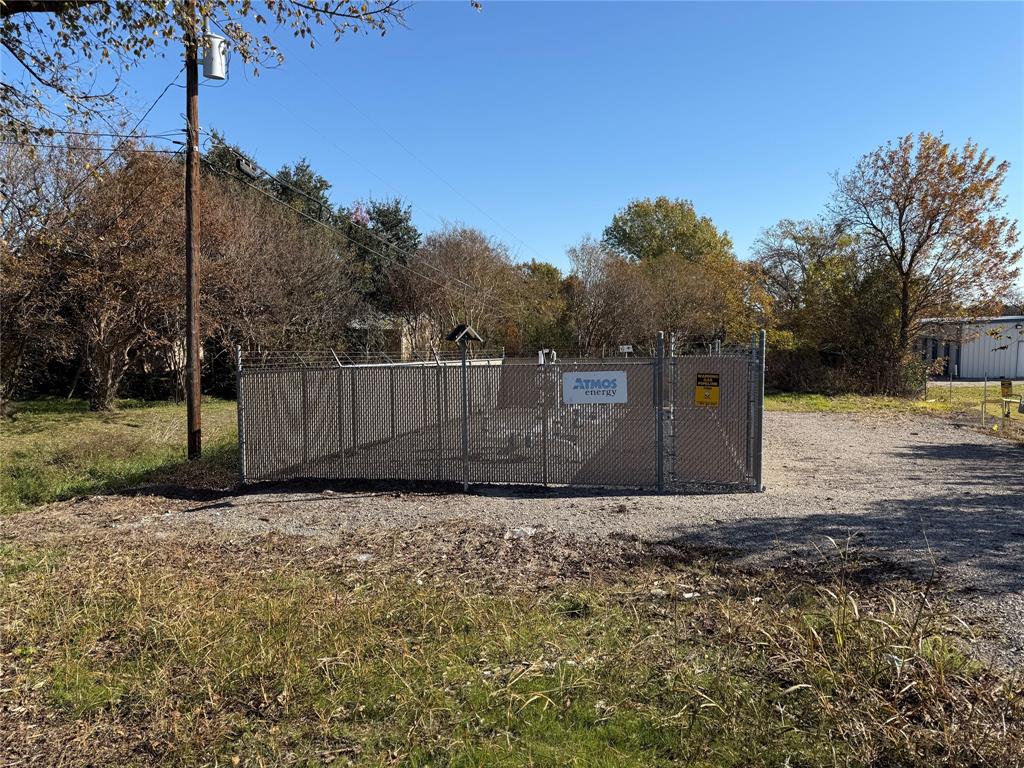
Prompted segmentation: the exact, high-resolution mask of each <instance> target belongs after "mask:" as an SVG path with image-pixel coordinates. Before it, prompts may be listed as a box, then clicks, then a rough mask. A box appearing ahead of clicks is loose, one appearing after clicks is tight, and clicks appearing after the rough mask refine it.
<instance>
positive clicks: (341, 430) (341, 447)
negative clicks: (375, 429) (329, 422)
mask: <svg viewBox="0 0 1024 768" xmlns="http://www.w3.org/2000/svg"><path fill="white" fill-rule="evenodd" d="M339 363H340V361H339ZM344 388H345V369H344V368H342V367H341V365H340V364H339V365H338V463H339V464H340V469H339V470H338V476H339V477H344V475H345V423H344V421H345V411H344V409H343V408H342V406H341V404H342V403H343V402H344V401H345V396H344V394H343V393H342V390H343V389H344Z"/></svg>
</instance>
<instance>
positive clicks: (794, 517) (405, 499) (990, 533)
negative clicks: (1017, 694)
mask: <svg viewBox="0 0 1024 768" xmlns="http://www.w3.org/2000/svg"><path fill="white" fill-rule="evenodd" d="M765 439H766V444H765V462H764V463H765V481H766V484H767V491H766V492H765V493H762V494H732V495H729V494H723V495H703V496H659V495H645V494H637V493H635V492H633V493H630V492H623V493H618V492H614V493H574V492H565V491H543V490H536V491H534V490H523V489H503V488H484V489H478V490H477V492H476V493H472V494H468V495H464V494H460V493H455V494H448V493H425V492H396V491H389V490H374V491H341V490H335V491H330V490H308V491H305V492H303V491H300V490H298V489H294V488H278V489H276V490H275V489H272V488H271V489H266V488H261V489H258V490H255V491H253V492H250V493H245V494H240V495H227V496H222V497H220V498H214V499H212V500H207V501H202V502H197V501H188V500H174V499H167V498H163V497H155V498H152V499H151V501H149V502H146V503H145V504H142V505H141V506H138V505H137V506H138V508H137V511H136V512H135V513H134V514H129V515H126V516H125V517H123V518H121V517H114V518H113V520H114V522H113V523H109V522H108V523H107V525H112V526H114V527H124V528H132V529H136V530H138V529H142V530H144V531H146V532H149V533H152V534H154V535H158V536H160V535H175V534H176V533H184V532H185V531H189V530H191V531H198V530H210V531H214V532H216V534H217V535H221V536H224V537H226V538H241V537H249V536H253V535H257V536H258V535H261V534H266V533H270V532H274V533H282V534H286V535H295V536H300V537H305V538H308V539H311V540H312V543H317V544H321V543H322V544H330V543H331V542H337V541H343V540H344V537H346V535H347V532H349V531H352V530H364V531H382V530H388V529H398V528H410V527H421V526H422V527H427V528H431V529H434V530H436V531H438V534H437V535H441V536H443V535H444V531H445V527H444V526H443V525H440V526H439V525H437V524H438V523H443V521H446V520H460V521H464V522H479V523H482V524H485V525H489V526H504V527H505V528H506V529H507V530H508V531H509V532H510V535H514V536H529V535H530V534H531V532H532V531H533V529H538V530H547V531H553V532H568V533H572V534H573V535H575V536H579V537H599V538H605V537H607V536H609V535H613V534H628V535H631V536H638V537H640V538H641V539H644V540H648V541H658V542H677V543H686V544H697V545H708V546H713V547H716V548H719V547H720V548H724V549H726V550H728V551H729V556H730V557H734V558H736V559H737V560H739V561H741V562H751V563H759V562H772V563H775V562H779V563H782V562H785V561H789V560H791V559H793V558H801V559H804V558H815V557H818V556H819V552H820V551H823V550H827V549H829V548H830V547H831V546H832V545H831V544H830V542H829V539H828V538H827V537H832V538H833V539H835V540H837V541H839V542H841V543H843V542H846V541H850V542H852V543H853V544H854V545H855V546H856V547H857V548H858V549H859V550H861V551H862V552H866V553H868V554H870V555H872V556H876V557H879V558H881V559H883V560H885V561H889V562H892V563H893V564H895V565H897V566H898V567H900V568H901V569H905V571H906V572H908V573H909V574H910V575H911V576H912V577H927V576H928V575H930V574H931V573H932V572H933V569H937V572H938V575H939V577H940V579H941V581H942V583H943V584H944V585H945V586H946V588H948V589H950V590H952V593H953V596H954V599H955V600H956V601H957V602H958V603H959V605H960V607H961V609H962V610H963V611H964V612H965V613H967V614H972V613H974V612H978V613H979V614H981V615H984V616H986V617H988V618H990V619H994V621H995V624H996V626H997V628H998V629H999V630H1001V631H1002V633H1004V634H1005V635H1006V636H1007V638H1008V640H1007V644H1006V645H1004V647H1005V648H1006V650H1008V651H1009V653H1011V654H1012V655H1014V656H1017V657H1018V658H1024V449H1022V448H1021V447H1020V446H1017V445H1014V444H1012V443H1010V442H1007V441H1004V440H1000V439H998V438H996V437H994V436H989V435H986V434H981V433H979V432H976V431H973V430H972V429H968V428H959V427H957V426H956V425H954V424H952V423H950V422H948V421H945V420H942V419H939V418H934V417H928V416H918V417H912V416H905V417H900V416H888V415H887V416H885V417H880V416H866V415H849V414H805V413H769V414H767V415H766V420H765ZM117 498H118V497H113V498H108V499H106V500H105V501H104V502H103V505H104V507H105V508H106V509H108V510H109V509H112V508H116V506H115V505H112V504H111V502H113V501H114V500H115V499H117ZM96 501H99V500H96ZM125 504H127V501H125ZM55 506H56V505H55ZM36 515H38V513H36ZM62 515H64V516H65V520H64V522H63V523H62V522H61V521H60V518H61V516H62ZM72 515H77V520H78V522H74V523H73V522H72V521H73V518H72ZM96 519H97V518H96V517H94V516H93V515H91V514H87V513H85V512H83V511H79V512H71V511H68V512H64V513H61V512H58V511H57V510H54V512H53V516H52V517H50V518H49V521H48V522H47V518H46V516H43V518H42V519H40V518H39V517H38V516H37V517H35V519H34V521H33V522H34V523H36V524H39V525H49V526H56V527H57V528H63V529H64V530H65V532H67V531H69V530H70V528H73V527H74V526H77V525H82V524H86V525H88V524H89V523H85V521H87V520H96ZM107 519H108V520H110V519H111V518H109V517H108V518H107ZM96 524H98V523H96ZM1001 644H1002V643H1001Z"/></svg>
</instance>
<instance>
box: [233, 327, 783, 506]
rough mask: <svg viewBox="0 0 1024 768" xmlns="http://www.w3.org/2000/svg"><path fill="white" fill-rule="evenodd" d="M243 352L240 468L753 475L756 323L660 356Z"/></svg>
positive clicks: (618, 483)
mask: <svg viewBox="0 0 1024 768" xmlns="http://www.w3.org/2000/svg"><path fill="white" fill-rule="evenodd" d="M237 364H238V435H239V457H240V474H241V479H242V482H243V483H258V482H276V481H284V480H292V479H310V480H312V479H320V480H342V479H351V480H411V481H424V482H446V483H462V484H463V485H468V484H476V483H496V484H536V485H545V486H547V485H566V486H614V487H631V488H643V489H650V490H673V491H687V490H694V489H701V490H703V489H706V488H708V487H712V486H714V487H729V488H736V489H760V488H761V485H762V484H761V474H760V472H761V470H760V466H761V411H762V409H763V371H764V368H763V366H764V352H763V334H762V341H761V344H760V345H756V344H755V345H752V346H751V347H750V348H748V349H743V350H733V351H729V352H721V351H717V352H714V353H709V354H706V355H682V356H676V355H675V354H673V353H671V352H670V354H668V355H667V356H666V354H665V350H664V348H663V345H662V344H661V343H660V342H659V354H658V355H657V356H655V357H653V358H619V359H580V360H559V361H557V362H552V361H545V362H543V363H538V362H537V361H536V360H516V359H507V358H503V357H497V356H488V355H486V354H483V355H480V354H478V355H476V356H475V357H474V359H472V360H469V361H467V362H466V363H465V364H464V363H462V362H461V361H459V360H455V359H442V358H441V357H440V356H438V355H435V356H434V359H431V360H420V361H411V362H403V363H395V362H383V363H381V362H353V361H351V360H343V359H341V358H339V357H338V356H337V355H335V354H334V353H333V352H330V351H327V352H302V353H298V352H282V353H277V352H274V353H259V354H253V353H250V354H246V355H243V354H242V353H241V351H239V352H238V353H237ZM711 383H714V384H715V387H704V388H703V389H701V391H713V392H715V403H714V404H709V403H703V404H702V403H699V402H698V399H697V392H698V389H700V387H699V386H698V385H700V384H711ZM592 385H593V386H592ZM577 390H582V391H577ZM463 393H465V395H466V401H467V414H468V418H467V419H466V421H465V423H464V422H463V417H462V398H463ZM588 398H589V399H588Z"/></svg>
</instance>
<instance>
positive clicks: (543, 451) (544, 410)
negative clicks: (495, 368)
mask: <svg viewBox="0 0 1024 768" xmlns="http://www.w3.org/2000/svg"><path fill="white" fill-rule="evenodd" d="M541 359H542V362H541V367H540V407H541V428H540V429H541V432H540V460H541V479H542V480H543V481H544V487H545V488H547V486H548V358H547V355H546V354H544V353H543V352H542V353H541ZM556 382H557V379H556Z"/></svg>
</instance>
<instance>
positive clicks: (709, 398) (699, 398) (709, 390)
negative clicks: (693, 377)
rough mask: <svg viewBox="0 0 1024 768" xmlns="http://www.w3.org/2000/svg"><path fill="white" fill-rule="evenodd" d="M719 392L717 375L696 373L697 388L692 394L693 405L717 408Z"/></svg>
mask: <svg viewBox="0 0 1024 768" xmlns="http://www.w3.org/2000/svg"><path fill="white" fill-rule="evenodd" d="M720 392H721V388H720V386H719V374H717V373H698V374H697V388H696V389H695V390H694V394H693V404H694V405H704V406H708V407H711V408H717V407H718V398H719V393H720Z"/></svg>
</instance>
